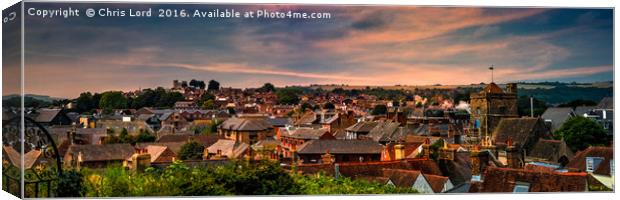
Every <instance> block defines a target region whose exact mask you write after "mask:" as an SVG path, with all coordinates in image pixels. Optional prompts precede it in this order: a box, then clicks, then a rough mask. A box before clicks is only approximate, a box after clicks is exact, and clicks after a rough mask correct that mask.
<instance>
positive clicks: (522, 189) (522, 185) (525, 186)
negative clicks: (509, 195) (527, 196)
mask: <svg viewBox="0 0 620 200" xmlns="http://www.w3.org/2000/svg"><path fill="white" fill-rule="evenodd" d="M529 191H530V183H526V182H517V183H515V188H514V189H513V190H512V192H513V193H527V192H529Z"/></svg>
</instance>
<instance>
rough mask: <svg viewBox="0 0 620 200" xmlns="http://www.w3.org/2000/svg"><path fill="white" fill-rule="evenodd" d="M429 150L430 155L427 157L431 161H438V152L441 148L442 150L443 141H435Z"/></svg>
mask: <svg viewBox="0 0 620 200" xmlns="http://www.w3.org/2000/svg"><path fill="white" fill-rule="evenodd" d="M429 148H430V152H431V153H430V155H429V157H430V158H431V159H433V160H435V161H436V160H438V159H439V150H440V149H441V148H443V140H437V141H435V142H434V143H433V144H431V146H430V147H429Z"/></svg>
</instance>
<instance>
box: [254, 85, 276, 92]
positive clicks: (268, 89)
mask: <svg viewBox="0 0 620 200" xmlns="http://www.w3.org/2000/svg"><path fill="white" fill-rule="evenodd" d="M258 91H259V92H275V91H276V87H275V86H274V85H273V84H271V83H265V85H263V86H262V87H260V88H258Z"/></svg>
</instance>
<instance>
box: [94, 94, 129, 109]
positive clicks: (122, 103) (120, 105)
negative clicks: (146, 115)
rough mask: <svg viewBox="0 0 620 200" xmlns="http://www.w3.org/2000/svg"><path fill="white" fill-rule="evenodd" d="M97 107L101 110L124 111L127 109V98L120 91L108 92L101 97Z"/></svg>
mask: <svg viewBox="0 0 620 200" xmlns="http://www.w3.org/2000/svg"><path fill="white" fill-rule="evenodd" d="M99 107H100V108H102V109H124V108H126V107H127V98H126V97H125V95H123V92H120V91H108V92H104V93H103V94H102V95H101V100H100V101H99Z"/></svg>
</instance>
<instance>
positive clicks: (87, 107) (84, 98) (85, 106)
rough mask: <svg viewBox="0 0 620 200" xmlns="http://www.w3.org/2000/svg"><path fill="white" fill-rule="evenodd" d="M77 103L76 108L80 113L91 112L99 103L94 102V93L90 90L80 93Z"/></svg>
mask: <svg viewBox="0 0 620 200" xmlns="http://www.w3.org/2000/svg"><path fill="white" fill-rule="evenodd" d="M75 103H76V104H77V106H76V107H77V108H76V109H77V111H78V112H79V113H84V112H90V111H91V110H93V109H95V108H97V105H95V104H94V102H93V95H92V94H91V93H90V92H84V93H82V94H80V96H79V97H78V98H77V99H75Z"/></svg>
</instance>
